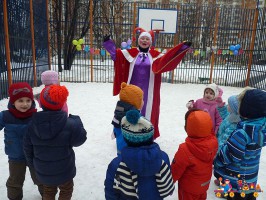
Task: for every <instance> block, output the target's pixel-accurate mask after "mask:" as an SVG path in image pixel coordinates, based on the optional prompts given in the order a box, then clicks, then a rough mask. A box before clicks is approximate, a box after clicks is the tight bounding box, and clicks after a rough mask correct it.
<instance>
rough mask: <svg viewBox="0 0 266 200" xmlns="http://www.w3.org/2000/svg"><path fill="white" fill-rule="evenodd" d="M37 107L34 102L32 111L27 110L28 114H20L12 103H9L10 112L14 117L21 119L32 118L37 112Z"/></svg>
mask: <svg viewBox="0 0 266 200" xmlns="http://www.w3.org/2000/svg"><path fill="white" fill-rule="evenodd" d="M35 107H36V105H35V102H34V101H32V105H31V107H30V109H29V110H27V111H26V112H20V111H19V110H17V109H16V107H15V106H14V105H13V104H11V103H10V102H9V103H8V106H7V108H8V110H9V112H10V113H11V114H12V115H14V117H16V118H19V119H26V118H28V117H31V116H32V115H33V113H35V112H37V109H36V108H35Z"/></svg>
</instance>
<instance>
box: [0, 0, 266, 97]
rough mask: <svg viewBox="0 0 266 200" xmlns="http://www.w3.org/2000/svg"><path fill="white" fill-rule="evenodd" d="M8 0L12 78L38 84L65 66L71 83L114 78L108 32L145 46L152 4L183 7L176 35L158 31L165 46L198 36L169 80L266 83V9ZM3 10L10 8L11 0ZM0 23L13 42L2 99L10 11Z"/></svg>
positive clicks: (160, 46)
mask: <svg viewBox="0 0 266 200" xmlns="http://www.w3.org/2000/svg"><path fill="white" fill-rule="evenodd" d="M6 2H7V13H8V15H7V16H8V30H9V38H8V41H9V46H10V52H9V54H10V62H11V73H12V76H11V77H12V82H17V81H27V82H29V83H30V84H31V85H32V86H34V85H35V84H34V79H36V80H37V85H40V74H41V72H42V71H44V70H46V69H54V70H57V71H58V72H59V74H60V79H61V81H64V82H113V76H114V69H113V61H112V60H111V57H110V55H109V54H108V52H106V51H105V49H104V48H103V47H102V41H103V37H104V36H105V35H111V38H112V39H113V40H114V41H115V42H116V45H117V47H118V48H120V47H121V43H122V42H126V41H127V40H128V39H131V40H133V43H132V46H137V44H136V40H135V41H134V39H136V37H137V36H138V35H136V33H134V29H135V28H136V27H137V26H138V14H139V13H138V12H139V9H140V8H146V9H165V10H176V11H177V24H176V30H177V32H176V34H166V33H160V34H158V35H157V36H156V44H155V48H157V50H159V51H161V52H162V53H164V52H167V50H168V49H170V48H171V47H173V46H174V45H176V44H178V43H179V42H181V41H184V40H187V41H191V42H192V43H193V45H192V49H191V50H190V51H189V52H188V53H187V55H186V56H185V57H184V59H183V60H182V62H181V63H180V64H179V66H178V67H177V68H176V69H175V70H174V71H172V72H168V73H164V74H163V79H162V80H163V81H164V82H169V83H209V82H210V81H212V82H215V83H217V84H219V85H225V86H236V87H244V86H246V85H249V86H252V87H257V88H260V89H266V80H265V77H266V19H265V18H266V17H265V16H266V14H265V13H266V9H265V8H260V9H247V8H241V7H232V6H220V5H209V6H206V5H197V4H178V3H171V4H155V3H144V2H139V3H136V2H122V1H111V0H110V1H102V0H91V1H49V4H48V5H46V3H47V1H45V0H40V1H28V2H25V1H20V0H19V1H6ZM30 2H32V3H33V5H32V9H30V8H31V5H30ZM58 2H60V3H61V4H58ZM76 2H79V3H77V4H76ZM70 7H71V8H76V10H75V9H73V10H71V11H70V10H69V8H70ZM46 8H48V9H46ZM59 8H60V9H59ZM0 11H1V13H3V12H4V10H3V1H1V2H0ZM0 29H1V30H0V39H1V41H5V42H3V43H1V44H0V48H1V52H0V56H1V59H0V70H1V73H0V81H1V86H0V89H1V94H0V95H1V96H0V99H2V98H4V97H7V88H8V62H6V57H7V55H6V47H5V44H6V38H5V32H4V17H3V14H2V15H1V16H0ZM32 30H34V31H32ZM81 38H82V39H83V44H82V49H81V50H77V49H76V46H75V45H73V44H72V42H73V40H79V39H81ZM236 44H239V45H240V46H241V49H240V51H239V52H238V54H237V55H235V54H234V52H232V51H230V46H231V45H236ZM34 69H35V70H34Z"/></svg>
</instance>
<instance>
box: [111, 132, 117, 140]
mask: <svg viewBox="0 0 266 200" xmlns="http://www.w3.org/2000/svg"><path fill="white" fill-rule="evenodd" d="M115 138H116V135H115V133H114V131H113V132H112V134H111V139H112V140H114V139H115Z"/></svg>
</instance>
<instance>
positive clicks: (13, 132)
mask: <svg viewBox="0 0 266 200" xmlns="http://www.w3.org/2000/svg"><path fill="white" fill-rule="evenodd" d="M30 121H31V117H29V118H26V119H19V118H16V117H14V115H12V114H11V113H10V112H9V111H8V110H5V111H2V112H0V130H2V129H3V128H4V134H5V140H4V141H5V153H6V155H8V159H9V160H11V161H26V159H25V156H24V152H23V137H24V135H25V134H26V132H27V127H28V124H29V122H30Z"/></svg>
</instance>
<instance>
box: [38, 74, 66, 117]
mask: <svg viewBox="0 0 266 200" xmlns="http://www.w3.org/2000/svg"><path fill="white" fill-rule="evenodd" d="M41 81H42V84H43V85H44V86H45V87H46V86H49V85H60V79H59V75H58V73H57V72H56V71H54V70H47V71H44V72H43V73H42V74H41ZM34 97H35V98H36V99H37V101H38V103H39V106H40V108H41V104H40V94H36V95H34ZM62 111H65V112H66V113H68V106H67V103H65V104H64V105H63V107H62Z"/></svg>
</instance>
